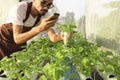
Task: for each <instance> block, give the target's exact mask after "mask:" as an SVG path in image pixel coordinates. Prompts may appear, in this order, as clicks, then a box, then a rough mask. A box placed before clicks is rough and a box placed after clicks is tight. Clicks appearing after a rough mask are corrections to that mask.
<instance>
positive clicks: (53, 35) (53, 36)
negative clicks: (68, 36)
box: [48, 28, 63, 42]
mask: <svg viewBox="0 0 120 80" xmlns="http://www.w3.org/2000/svg"><path fill="white" fill-rule="evenodd" d="M48 36H49V38H50V40H51V41H52V42H59V41H61V40H63V38H62V35H61V34H56V33H55V31H54V30H53V29H52V28H50V29H48Z"/></svg>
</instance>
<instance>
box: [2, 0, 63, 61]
mask: <svg viewBox="0 0 120 80" xmlns="http://www.w3.org/2000/svg"><path fill="white" fill-rule="evenodd" d="M53 7H54V5H53V0H32V3H27V2H20V3H19V4H17V5H16V6H14V8H13V9H12V10H11V12H10V14H9V15H8V19H7V23H6V24H3V25H2V26H1V27H0V59H2V58H3V57H4V56H8V57H9V56H10V55H11V54H12V53H13V52H16V51H20V50H22V48H21V46H23V45H26V42H27V41H28V40H29V39H31V38H33V37H34V36H36V35H37V34H39V33H40V32H43V31H47V33H48V36H49V38H50V40H51V41H52V42H58V41H61V40H62V39H63V37H62V36H63V34H58V35H56V34H55V32H54V30H53V29H52V28H51V27H53V26H54V25H55V23H56V22H57V20H58V18H56V19H53V20H50V18H51V17H52V16H49V17H47V18H44V19H41V17H43V16H45V15H46V13H48V10H49V9H51V8H53Z"/></svg>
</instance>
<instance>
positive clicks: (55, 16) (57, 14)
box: [50, 13, 60, 20]
mask: <svg viewBox="0 0 120 80" xmlns="http://www.w3.org/2000/svg"><path fill="white" fill-rule="evenodd" d="M59 15H60V14H59V13H54V14H53V15H52V16H51V18H50V20H54V19H57V18H58V17H59Z"/></svg>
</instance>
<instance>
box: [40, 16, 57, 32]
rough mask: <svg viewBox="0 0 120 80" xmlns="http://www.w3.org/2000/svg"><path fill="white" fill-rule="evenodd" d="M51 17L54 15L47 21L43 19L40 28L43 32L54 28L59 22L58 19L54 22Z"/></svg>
mask: <svg viewBox="0 0 120 80" xmlns="http://www.w3.org/2000/svg"><path fill="white" fill-rule="evenodd" d="M51 17H52V15H51V16H49V17H48V18H46V19H43V20H42V22H41V24H40V25H39V26H38V27H39V28H40V29H41V30H42V31H45V30H48V29H49V28H50V27H53V26H54V25H55V23H56V22H57V20H58V19H57V18H56V19H54V20H50V18H51Z"/></svg>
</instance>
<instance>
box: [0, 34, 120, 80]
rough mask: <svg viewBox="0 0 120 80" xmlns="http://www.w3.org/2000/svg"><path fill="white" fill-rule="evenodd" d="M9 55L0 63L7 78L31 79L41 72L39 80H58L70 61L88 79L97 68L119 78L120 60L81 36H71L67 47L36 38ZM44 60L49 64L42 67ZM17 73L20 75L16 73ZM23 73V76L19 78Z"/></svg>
mask: <svg viewBox="0 0 120 80" xmlns="http://www.w3.org/2000/svg"><path fill="white" fill-rule="evenodd" d="M11 56H12V58H7V57H5V58H3V59H2V60H1V61H0V69H1V70H6V71H11V73H10V74H9V77H12V78H16V77H17V78H19V79H20V80H30V76H31V75H33V74H34V73H44V75H45V76H42V78H41V79H40V80H46V79H45V78H48V79H50V80H61V79H62V77H63V76H64V71H65V70H67V69H69V67H68V66H67V65H68V64H69V63H70V62H72V64H73V65H74V66H76V69H77V71H78V72H81V73H83V74H84V75H85V76H87V77H89V76H90V72H91V69H92V68H93V67H94V66H97V68H98V69H99V70H100V71H105V72H106V73H114V74H115V75H116V76H117V78H118V80H119V79H120V73H119V69H120V62H118V61H120V57H119V56H115V57H114V56H113V54H112V52H110V51H101V50H99V46H98V45H97V44H95V43H92V42H89V41H88V40H87V39H85V38H84V37H83V36H82V34H80V33H74V35H73V37H72V39H70V40H69V42H68V43H67V47H66V46H64V44H63V41H61V42H58V43H52V42H51V41H50V40H49V38H39V39H38V40H36V41H35V42H32V43H31V44H30V45H29V46H27V47H26V49H24V50H23V51H20V52H16V53H14V54H12V55H11ZM109 56H112V58H110V57H109ZM46 60H47V61H50V62H49V63H47V64H46V65H44V66H43V61H46ZM20 70H22V72H21V73H18V72H19V71H20ZM22 73H24V76H21V74H22ZM73 77H74V76H73Z"/></svg>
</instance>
